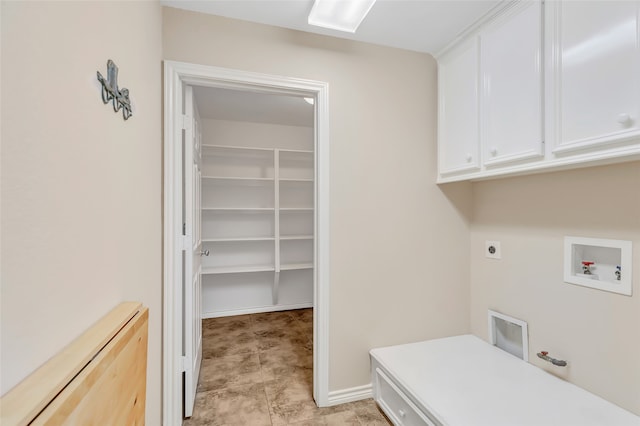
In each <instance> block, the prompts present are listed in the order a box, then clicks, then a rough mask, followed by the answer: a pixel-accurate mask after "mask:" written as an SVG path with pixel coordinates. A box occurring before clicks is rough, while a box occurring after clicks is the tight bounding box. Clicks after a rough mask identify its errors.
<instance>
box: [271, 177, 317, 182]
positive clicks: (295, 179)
mask: <svg viewBox="0 0 640 426" xmlns="http://www.w3.org/2000/svg"><path fill="white" fill-rule="evenodd" d="M278 180H279V181H280V182H313V179H306V178H304V179H298V178H280V179H278Z"/></svg>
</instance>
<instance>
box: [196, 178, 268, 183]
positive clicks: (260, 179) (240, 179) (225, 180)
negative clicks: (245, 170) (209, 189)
mask: <svg viewBox="0 0 640 426" xmlns="http://www.w3.org/2000/svg"><path fill="white" fill-rule="evenodd" d="M202 179H203V180H204V181H217V180H218V181H222V182H233V181H237V182H239V183H243V182H273V181H274V178H272V177H266V178H263V177H240V176H202Z"/></svg>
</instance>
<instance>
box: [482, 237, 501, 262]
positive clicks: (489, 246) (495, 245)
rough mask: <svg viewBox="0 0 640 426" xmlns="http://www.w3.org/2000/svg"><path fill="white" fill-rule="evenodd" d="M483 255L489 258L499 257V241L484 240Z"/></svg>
mask: <svg viewBox="0 0 640 426" xmlns="http://www.w3.org/2000/svg"><path fill="white" fill-rule="evenodd" d="M484 247H485V248H484V255H485V256H486V257H488V258H490V259H501V258H502V251H501V250H500V241H485V242H484Z"/></svg>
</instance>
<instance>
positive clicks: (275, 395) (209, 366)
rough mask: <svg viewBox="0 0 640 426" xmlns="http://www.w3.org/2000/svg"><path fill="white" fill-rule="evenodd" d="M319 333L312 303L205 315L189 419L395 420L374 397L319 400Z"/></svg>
mask: <svg viewBox="0 0 640 426" xmlns="http://www.w3.org/2000/svg"><path fill="white" fill-rule="evenodd" d="M312 337H313V310H312V309H300V310H295V311H283V312H269V313H264V314H252V315H241V316H235V317H223V318H213V319H206V320H204V321H203V326H202V338H203V341H202V343H203V359H202V369H201V371H200V381H199V383H198V392H197V394H196V405H195V408H194V412H193V417H191V418H190V419H188V420H186V421H185V422H184V426H196V425H198V426H200V425H211V426H215V425H221V426H222V425H224V426H232V425H238V426H240V425H242V426H263V425H264V426H271V425H367V426H378V425H380V426H387V425H389V424H390V423H389V422H388V421H387V420H386V418H385V417H384V416H383V415H382V414H381V413H380V411H379V410H378V408H377V407H376V405H375V403H374V402H373V400H371V399H369V400H365V401H358V402H352V403H348V404H343V405H338V406H334V407H328V408H318V407H316V405H315V403H314V401H313V397H312V394H313V390H312V377H313V374H312V368H313V340H312Z"/></svg>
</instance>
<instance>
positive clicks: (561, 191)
mask: <svg viewBox="0 0 640 426" xmlns="http://www.w3.org/2000/svg"><path fill="white" fill-rule="evenodd" d="M639 188H640V163H639V162H632V163H626V164H620V165H613V166H604V167H593V168H587V169H580V170H574V171H566V172H558V173H546V174H541V175H533V176H525V177H517V178H507V179H500V180H495V181H487V182H480V183H476V184H474V185H473V191H474V202H473V208H474V217H473V224H472V229H471V330H472V332H473V333H474V334H477V335H479V336H481V337H483V338H487V309H495V310H498V311H500V312H503V313H506V314H508V315H512V316H515V317H517V318H521V319H523V320H525V321H527V322H528V324H529V361H530V362H531V363H533V364H535V365H537V366H539V367H541V368H544V369H545V370H548V371H550V372H552V373H553V374H556V375H558V376H561V377H563V378H565V379H567V380H569V381H571V382H573V383H575V384H577V385H578V386H581V387H584V388H585V389H587V390H589V391H591V392H593V393H595V394H598V395H600V396H602V397H604V398H605V399H608V400H610V401H612V402H613V403H615V404H618V405H620V406H622V407H624V408H626V409H628V410H630V411H632V412H634V413H636V414H639V415H640V362H639V360H640V189H639ZM567 235H569V236H578V237H596V238H612V239H623V240H631V241H632V242H633V245H634V254H633V265H634V266H635V269H636V270H635V271H633V274H634V276H633V297H629V296H623V295H619V294H615V293H608V292H604V291H600V290H594V289H590V288H586V287H580V286H575V285H571V284H566V283H564V282H563V269H562V268H563V239H564V237H565V236H567ZM485 240H499V241H500V242H501V243H502V259H501V260H492V259H487V258H485V257H484V242H485ZM541 350H547V351H549V353H550V354H551V355H552V356H554V357H556V358H561V359H566V360H568V362H569V367H568V368H564V369H563V368H559V367H554V366H551V365H550V364H549V363H546V362H544V361H541V360H540V359H539V358H538V357H536V356H535V353H536V352H539V351H541Z"/></svg>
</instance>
